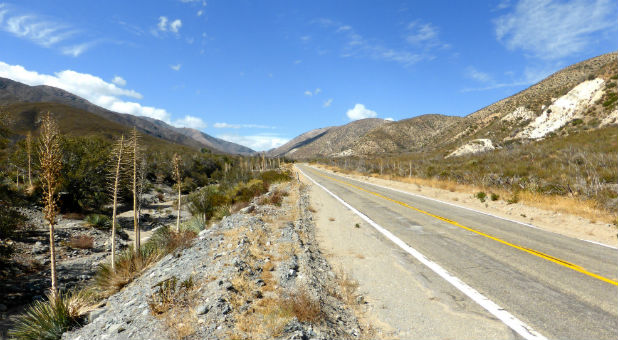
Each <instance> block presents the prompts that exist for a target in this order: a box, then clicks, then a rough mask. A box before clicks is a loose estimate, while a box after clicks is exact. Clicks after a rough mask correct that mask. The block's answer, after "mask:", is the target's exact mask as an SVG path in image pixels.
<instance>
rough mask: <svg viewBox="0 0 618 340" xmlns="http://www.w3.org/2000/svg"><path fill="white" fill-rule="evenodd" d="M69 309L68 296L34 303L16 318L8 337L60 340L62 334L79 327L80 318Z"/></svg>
mask: <svg viewBox="0 0 618 340" xmlns="http://www.w3.org/2000/svg"><path fill="white" fill-rule="evenodd" d="M71 309H72V308H71V306H70V296H69V295H68V294H58V295H57V297H56V298H52V297H51V296H48V299H47V300H46V301H35V302H34V303H33V304H32V305H30V306H29V307H27V308H26V310H25V312H24V314H22V315H20V316H19V317H18V318H17V321H16V322H15V326H14V327H13V329H11V330H10V331H9V336H11V337H13V338H15V339H19V340H56V339H60V338H61V337H62V333H64V332H66V331H68V330H70V329H71V328H73V327H76V326H79V325H80V316H79V315H76V313H74V312H72V310H71Z"/></svg>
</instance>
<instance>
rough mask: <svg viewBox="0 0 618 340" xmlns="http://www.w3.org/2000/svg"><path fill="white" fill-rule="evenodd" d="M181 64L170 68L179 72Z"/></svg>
mask: <svg viewBox="0 0 618 340" xmlns="http://www.w3.org/2000/svg"><path fill="white" fill-rule="evenodd" d="M181 67H182V64H176V65H170V68H171V69H172V70H174V71H180V68H181Z"/></svg>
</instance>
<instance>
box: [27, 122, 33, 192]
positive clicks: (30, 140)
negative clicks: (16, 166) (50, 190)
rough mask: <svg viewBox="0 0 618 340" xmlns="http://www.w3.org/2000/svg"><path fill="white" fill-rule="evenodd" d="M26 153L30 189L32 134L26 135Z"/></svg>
mask: <svg viewBox="0 0 618 340" xmlns="http://www.w3.org/2000/svg"><path fill="white" fill-rule="evenodd" d="M26 152H27V153H28V185H29V186H30V188H32V166H31V164H32V133H31V132H30V131H28V134H27V135H26Z"/></svg>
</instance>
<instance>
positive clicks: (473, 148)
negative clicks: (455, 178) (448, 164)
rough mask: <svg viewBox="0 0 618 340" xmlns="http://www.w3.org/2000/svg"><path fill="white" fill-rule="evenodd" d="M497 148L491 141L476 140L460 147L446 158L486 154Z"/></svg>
mask: <svg viewBox="0 0 618 340" xmlns="http://www.w3.org/2000/svg"><path fill="white" fill-rule="evenodd" d="M495 148H496V147H495V146H494V144H493V143H492V142H491V139H474V140H471V141H469V142H468V143H467V144H464V145H462V146H460V147H459V148H458V149H457V150H455V151H453V152H451V153H450V154H449V155H448V156H446V158H449V157H458V156H463V155H468V154H474V153H479V152H485V151H489V150H493V149H495Z"/></svg>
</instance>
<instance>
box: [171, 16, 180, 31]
mask: <svg viewBox="0 0 618 340" xmlns="http://www.w3.org/2000/svg"><path fill="white" fill-rule="evenodd" d="M180 27H182V21H181V20H180V19H176V20H174V21H172V23H171V24H170V31H172V32H174V33H178V30H179V29H180Z"/></svg>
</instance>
